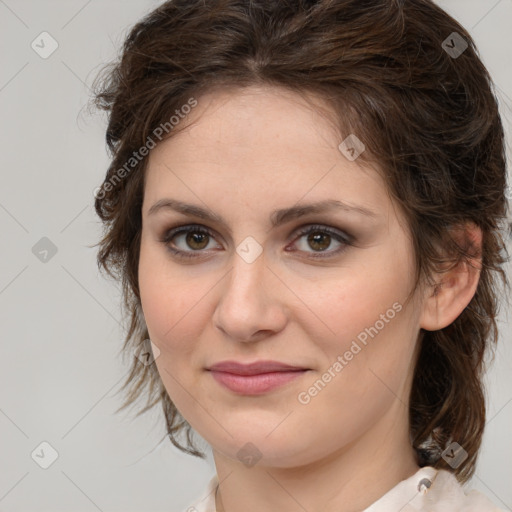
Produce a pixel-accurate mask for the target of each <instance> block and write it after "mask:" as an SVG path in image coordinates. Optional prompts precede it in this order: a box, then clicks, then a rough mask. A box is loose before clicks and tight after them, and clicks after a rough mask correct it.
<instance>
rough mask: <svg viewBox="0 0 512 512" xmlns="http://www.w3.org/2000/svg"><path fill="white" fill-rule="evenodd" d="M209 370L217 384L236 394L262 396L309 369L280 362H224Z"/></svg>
mask: <svg viewBox="0 0 512 512" xmlns="http://www.w3.org/2000/svg"><path fill="white" fill-rule="evenodd" d="M208 370H209V371H210V372H211V375H212V377H213V378H214V379H215V381H216V382H218V383H219V384H221V385H222V386H223V387H225V388H227V389H229V390H230V391H232V392H234V393H237V394H241V395H261V394H264V393H267V392H269V391H271V390H273V389H276V388H278V387H281V386H283V385H285V384H287V383H288V382H291V381H293V380H295V379H297V378H298V377H300V376H301V375H304V374H305V373H306V372H307V371H308V370H309V369H308V368H302V367H298V366H293V365H289V364H285V363H281V362H278V361H257V362H254V363H250V364H242V363H238V362H237V361H223V362H221V363H217V364H214V365H213V366H211V367H210V368H208Z"/></svg>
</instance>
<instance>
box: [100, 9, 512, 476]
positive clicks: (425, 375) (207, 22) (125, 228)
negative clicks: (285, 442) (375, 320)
mask: <svg viewBox="0 0 512 512" xmlns="http://www.w3.org/2000/svg"><path fill="white" fill-rule="evenodd" d="M454 33H456V34H454ZM466 45H467V47H466ZM457 53H459V54H457ZM258 84H266V85H271V86H275V87H284V88H287V89H288V90H291V91H294V92H296V93H298V94H301V95H307V94H313V95H316V97H319V98H321V99H322V100H323V101H324V102H325V104H327V105H328V106H329V108H330V112H331V113H332V115H333V116H334V117H333V118H334V119H335V120H336V122H337V124H338V126H339V128H340V132H342V133H345V134H348V133H354V134H357V137H358V138H359V139H360V140H361V141H362V142H363V143H364V144H365V146H366V151H365V152H364V153H363V154H362V155H361V156H360V157H359V158H361V159H362V160H363V161H364V160H365V159H366V160H368V161H370V160H373V161H374V162H375V163H377V164H378V167H379V168H380V169H381V170H382V172H383V174H384V176H385V178H386V183H387V185H388V187H389V190H390V193H391V194H392V196H393V197H394V199H395V200H396V201H397V202H398V203H399V205H400V206H401V207H402V208H403V211H404V212H405V214H406V218H407V221H408V225H409V229H410V232H411V236H412V238H413V244H414V252H415V261H416V271H417V275H416V285H418V283H420V280H424V281H425V282H430V283H432V276H433V273H434V272H435V271H436V270H437V269H439V268H440V265H441V264H444V263H446V262H449V263H451V264H453V265H455V264H457V263H458V262H461V261H463V260H465V259H467V258H469V257H470V256H471V247H469V245H468V244H462V245H461V244H457V243H455V241H454V239H453V237H452V234H453V232H452V230H453V228H454V227H456V226H460V225H463V224H464V223H467V222H472V223H474V224H476V225H477V226H478V227H479V228H480V229H481V230H482V233H483V242H482V251H481V257H482V268H481V273H480V279H479V283H478V287H477V290H476V293H475V295H474V296H473V298H472V300H471V302H470V303H469V304H468V306H467V307H466V308H465V309H464V310H463V312H462V313H461V314H460V316H459V317H458V318H457V319H456V320H455V321H454V322H453V323H452V324H451V325H449V326H447V327H445V328H443V329H441V330H437V331H423V330H422V331H421V332H420V337H419V339H418V343H419V347H418V358H417V361H416V366H415V370H414V377H413V383H412V389H411V395H410V406H409V407H410V411H409V424H410V434H411V435H410V437H411V442H412V445H413V447H414V449H415V450H416V453H417V455H418V461H419V464H420V466H425V465H433V466H434V467H437V468H444V469H447V470H449V471H452V472H453V473H454V474H455V475H456V476H457V478H458V479H459V481H460V482H465V481H466V480H468V479H469V477H470V476H472V474H473V473H474V470H475V464H476V460H477V455H478V451H479V448H480V444H481V439H482V435H483V431H484V426H485V417H486V416H485V392H484V387H483V380H482V379H483V372H484V371H485V359H486V358H485V355H486V354H487V351H488V350H489V351H490V352H492V349H493V348H494V345H495V344H496V341H497V339H498V329H497V315H498V309H499V299H500V286H499V285H500V284H501V283H502V284H504V285H505V289H508V284H509V283H508V280H507V277H506V274H505V272H504V270H503V266H504V263H505V262H506V261H507V258H508V254H507V251H506V246H505V237H504V235H503V229H502V222H503V221H504V220H505V219H506V217H507V198H506V193H505V191H506V185H507V184H506V156H505V141H504V130H503V126H502V122H501V118H500V115H499V111H498V102H497V99H496V96H495V92H494V84H493V82H492V80H491V78H490V76H489V74H488V71H487V69H486V68H485V66H484V64H483V63H482V61H481V59H480V57H479V55H478V50H477V48H476V47H475V44H474V41H473V40H472V38H471V36H470V35H469V34H468V32H467V31H466V30H465V29H464V28H463V27H462V26H461V25H460V24H459V23H458V22H457V21H456V20H454V19H453V18H452V17H450V16H449V15H448V14H447V13H446V12H445V11H443V10H442V9H441V8H440V7H438V6H436V5H435V4H434V3H433V2H431V1H430V0H408V1H407V2H403V1H399V0H365V1H361V0H318V1H313V0H279V1H277V0H171V1H167V2H165V3H163V4H162V5H161V6H159V7H158V8H156V9H155V10H153V11H151V12H150V13H149V14H147V15H146V16H145V17H144V18H143V19H141V20H140V21H139V22H138V23H137V24H135V25H134V26H133V28H131V30H130V32H129V34H128V35H127V37H126V39H125V41H124V44H123V47H122V50H121V54H120V56H119V57H118V58H117V59H116V60H115V62H112V63H110V64H109V65H108V66H106V67H105V68H103V69H102V71H101V73H100V74H99V75H98V77H97V78H96V81H95V89H94V90H95V93H94V98H93V102H94V105H95V106H96V107H97V108H99V109H101V110H104V111H107V113H108V128H107V130H106V142H107V146H108V150H109V153H110V155H111V163H110V165H109V167H108V170H107V172H106V176H105V179H104V181H103V184H102V185H101V187H100V188H99V189H98V191H99V192H97V193H96V194H95V195H96V197H95V210H96V212H97V214H98V216H99V217H100V219H101V221H102V222H103V228H104V232H103V236H102V239H101V241H100V242H99V243H98V244H96V245H99V248H100V249H99V252H98V257H97V262H98V267H99V268H100V270H102V271H103V270H105V271H106V272H107V273H108V274H109V275H110V276H111V277H114V278H115V279H116V280H118V281H119V282H120V283H121V284H122V293H123V310H124V311H125V312H126V314H127V319H126V320H127V327H128V329H127V334H126V338H125V341H124V346H123V353H125V354H127V355H128V356H130V357H132V362H131V369H130V372H129V375H128V376H127V379H126V382H125V383H124V385H123V390H125V391H126V395H125V402H124V404H123V406H122V407H121V408H120V409H118V411H119V410H121V409H124V408H125V407H127V406H128V405H132V404H133V403H135V402H136V400H137V399H138V398H139V397H141V396H144V395H145V396H146V399H147V401H146V405H145V407H144V408H142V409H141V410H139V412H138V414H137V415H139V414H142V413H143V412H145V411H147V410H148V409H149V408H151V407H153V406H155V405H156V404H158V403H160V404H161V405H162V407H163V412H164V416H165V419H166V424H167V435H168V436H169V438H170V440H171V441H172V443H173V444H174V445H175V446H177V447H178V448H179V449H181V450H183V451H185V452H187V453H190V454H192V455H196V456H199V457H204V453H202V452H201V451H199V450H198V449H197V447H196V446H194V443H193V439H192V437H191V434H192V433H193V431H192V428H191V426H190V425H189V424H188V423H187V421H186V420H185V419H184V418H183V417H182V416H181V415H180V413H179V411H178V410H177V408H176V407H175V405H174V404H173V403H172V401H171V400H170V398H169V396H168V394H167V393H166V390H165V388H164V386H163V384H162V381H161V379H160V376H159V374H158V371H157V369H156V365H154V364H152V365H144V364H141V363H140V362H139V360H138V359H137V358H135V357H133V353H134V351H137V350H139V349H144V350H150V349H151V347H150V343H149V334H148V331H147V327H146V324H145V321H144V317H143V315H142V309H141V304H140V294H139V285H138V277H137V273H138V262H139V250H140V235H141V229H142V220H141V207H142V199H143V194H144V174H145V169H146V163H147V158H145V157H140V158H137V159H136V160H135V159H134V154H135V152H137V151H138V150H139V149H140V148H142V147H144V146H145V145H146V146H147V144H148V141H149V140H150V139H151V140H152V141H153V142H154V134H155V129H157V128H158V127H159V126H162V125H163V124H165V123H168V120H169V117H170V116H171V115H173V113H175V112H176V113H177V112H178V111H180V109H181V108H182V107H183V105H185V104H187V102H188V101H189V100H190V98H191V97H195V98H199V97H200V96H201V95H202V94H204V93H206V92H210V91H212V90H213V89H214V88H227V87H234V88H243V87H246V86H250V85H258ZM179 129H180V125H178V126H176V127H175V128H172V129H171V130H169V132H168V133H167V135H166V137H172V136H174V135H175V134H176V133H177V132H178V131H179ZM340 140H341V139H340ZM141 154H142V152H141ZM127 162H131V163H130V168H127V166H126V163H127ZM122 169H124V171H125V172H121V170H122ZM504 297H505V294H504ZM183 435H186V442H183V441H182V440H180V437H181V436H183ZM452 441H456V442H457V443H458V444H459V445H461V446H462V447H463V448H464V450H465V451H466V452H467V453H468V457H467V458H466V460H464V461H463V463H462V464H460V465H459V466H458V467H457V468H452V467H450V466H449V465H448V464H447V463H446V462H445V460H444V459H443V458H442V456H441V454H442V452H443V451H444V450H445V449H446V447H447V446H448V445H449V444H450V443H451V442H452Z"/></svg>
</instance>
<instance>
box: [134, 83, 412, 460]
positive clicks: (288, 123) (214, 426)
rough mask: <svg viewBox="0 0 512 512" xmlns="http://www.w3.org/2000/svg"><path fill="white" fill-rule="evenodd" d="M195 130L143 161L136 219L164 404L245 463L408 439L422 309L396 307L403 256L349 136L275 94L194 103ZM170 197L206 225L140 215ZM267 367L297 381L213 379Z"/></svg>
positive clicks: (406, 260) (392, 222) (377, 185)
mask: <svg viewBox="0 0 512 512" xmlns="http://www.w3.org/2000/svg"><path fill="white" fill-rule="evenodd" d="M189 121H194V123H193V125H191V126H189V127H187V129H186V130H184V131H182V132H181V133H179V134H177V135H176V136H175V137H172V138H170V139H167V140H164V141H163V142H161V143H160V144H159V145H158V146H157V147H156V148H155V149H153V150H152V151H151V154H150V157H149V162H148V168H147V176H146V184H145V195H144V203H143V212H142V213H143V230H142V240H141V252H140V264H139V283H140V293H141V301H142V307H143V312H144V317H145V320H146V323H147V326H148V331H149V334H150V338H151V340H152V342H153V343H154V344H155V345H157V346H158V348H159V349H160V355H159V357H157V359H156V365H157V368H158V371H159V373H160V375H161V378H162V380H163V383H164V385H165V388H166V390H167V392H168V394H169V396H170V398H171V400H172V401H173V402H174V404H175V405H176V407H177V408H178V410H179V411H180V413H181V414H182V415H183V417H184V418H185V419H186V420H187V421H188V422H189V423H190V424H191V425H192V427H193V428H194V429H195V430H196V431H197V432H199V434H201V436H202V437H204V438H205V439H206V440H207V441H208V442H209V443H210V444H211V445H212V447H213V448H214V450H216V451H217V452H219V453H222V454H223V455H224V456H226V457H230V458H231V459H234V460H236V459H238V460H240V461H241V462H243V461H244V460H245V461H246V460H249V459H246V456H248V457H249V458H251V457H252V459H253V460H257V459H259V464H262V463H265V464H267V465H268V466H275V467H292V466H297V465H301V464H307V463H311V462H313V461H317V460H320V459H321V458H324V457H328V456H330V455H332V454H334V452H341V451H348V450H350V449H351V447H353V446H356V445H357V444H361V443H362V440H364V441H365V442H364V446H365V450H368V452H369V453H377V452H378V450H381V449H383V443H382V439H383V436H387V438H389V436H390V435H391V436H399V437H400V438H401V439H403V440H404V442H405V441H406V440H407V442H408V435H409V434H408V424H407V415H408V407H407V403H408V393H409V389H410V384H411V375H412V369H413V363H414V349H415V346H416V339H417V334H418V331H419V327H420V326H419V323H420V320H419V319H420V313H421V312H420V307H421V304H420V302H419V301H418V300H413V301H411V302H410V303H408V304H405V300H406V298H407V296H408V294H409V292H410V290H411V288H412V286H413V276H414V262H413V252H412V245H411V240H410V238H409V236H408V234H407V231H406V223H405V221H404V220H403V218H402V217H401V216H400V213H399V211H398V209H397V208H395V206H394V203H393V202H392V201H391V199H390V197H389V195H388V193H387V190H386V185H385V183H384V181H383V180H382V178H381V177H380V176H379V175H378V174H377V172H376V171H374V170H372V169H370V168H363V167H362V166H360V164H361V161H360V160H358V159H355V160H353V161H352V158H354V156H356V155H357V153H355V154H354V155H352V154H351V152H350V150H345V152H342V151H341V150H340V149H339V148H338V146H339V144H340V143H341V142H342V140H344V139H345V138H346V137H347V136H348V135H349V134H348V133H347V134H345V136H344V137H343V138H340V137H339V135H337V133H336V131H335V130H334V128H333V127H332V125H331V124H329V122H328V121H327V120H326V119H325V118H324V117H322V116H321V115H320V114H318V113H316V112H315V111H314V110H313V109H312V108H311V106H310V105H308V104H307V103H305V102H304V101H303V100H301V98H300V97H299V96H296V95H295V94H294V93H291V92H287V91H283V90H281V89H275V88H257V87H251V88H248V89H245V90H243V91H242V90H239V91H237V92H235V93H233V92H232V91H230V92H229V93H228V92H225V93H214V94H210V95H206V96H203V97H201V98H198V105H197V106H196V107H195V108H194V109H192V111H191V112H190V114H189V115H188V116H187V117H186V119H184V120H182V121H180V122H182V123H187V124H188V122H189ZM180 128H181V127H180ZM356 135H357V134H356ZM352 140H353V139H352ZM349 146H350V145H349ZM347 151H348V152H347ZM347 156H348V157H350V158H347ZM164 200H170V201H173V202H175V203H174V204H177V203H178V202H179V203H180V204H186V205H191V206H193V207H194V208H196V209H197V210H199V209H201V210H204V211H206V212H208V213H209V214H211V215H214V216H215V217H216V218H215V219H213V218H212V219H206V218H203V217H201V216H199V215H197V214H192V213H180V212H178V211H177V210H175V209H173V208H171V207H169V206H168V207H165V206H163V207H162V206H161V207H160V208H157V207H155V208H153V211H152V212H151V213H150V209H151V208H152V207H153V206H154V205H155V204H156V203H157V202H159V201H164ZM328 201H329V202H331V207H330V208H327V207H326V208H321V209H319V210H318V211H316V212H315V211H309V208H308V206H309V205H311V204H313V203H315V204H316V203H324V202H328ZM334 201H337V202H339V203H338V206H336V205H335V206H332V204H333V202H334ZM343 205H344V206H343ZM297 208H298V209H297ZM301 208H304V209H302V210H301ZM288 210H290V212H293V214H285V213H283V212H286V211H288ZM276 211H279V212H281V213H275V212H276ZM186 226H189V227H193V226H195V228H194V229H195V230H194V229H193V230H192V232H191V233H188V234H187V233H186V232H181V233H176V234H174V235H173V233H171V232H170V231H171V229H174V228H177V227H186ZM308 227H309V228H311V232H310V234H308V233H307V232H306V233H305V234H304V233H301V231H303V230H306V229H307V228H308ZM197 229H199V231H197ZM205 233H206V234H205ZM166 236H167V242H165V241H162V240H163V239H164V238H165V237H166ZM172 250H176V251H179V254H175V253H173V252H171V251H172ZM269 360H270V361H275V362H279V363H283V364H286V365H290V366H292V367H296V368H298V369H301V371H294V372H281V373H277V372H274V373H271V374H269V375H267V376H262V375H261V372H262V371H264V370H261V369H260V370H259V371H260V375H259V376H257V375H256V376H254V375H253V376H252V377H247V376H245V377H243V376H238V377H237V376H233V374H231V375H230V374H229V373H222V372H214V371H211V370H210V368H211V367H212V366H213V365H215V364H217V363H220V362H223V361H236V362H239V363H241V364H249V363H253V362H258V361H269ZM267 371H268V369H267Z"/></svg>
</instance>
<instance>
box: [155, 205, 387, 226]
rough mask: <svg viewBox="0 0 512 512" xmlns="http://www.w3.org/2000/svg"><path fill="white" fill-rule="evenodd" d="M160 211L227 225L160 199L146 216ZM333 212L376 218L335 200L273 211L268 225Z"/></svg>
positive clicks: (199, 211)
mask: <svg viewBox="0 0 512 512" xmlns="http://www.w3.org/2000/svg"><path fill="white" fill-rule="evenodd" d="M161 210H174V211H177V212H179V213H182V214H184V215H191V216H194V217H199V218H200V219H204V220H207V221H210V222H217V223H219V224H224V225H227V223H226V221H225V220H224V219H223V218H222V216H220V215H218V214H216V213H214V212H212V211H210V210H208V209H205V208H202V207H200V206H197V205H193V204H188V203H184V202H182V201H178V200H176V199H169V198H164V199H160V200H159V201H157V202H156V203H155V204H154V205H153V206H151V208H150V209H149V210H148V216H149V215H154V214H156V213H157V212H158V211H161ZM333 210H342V211H345V212H353V213H358V214H360V215H364V216H366V217H371V218H374V219H375V218H378V215H377V213H376V212H374V211H372V210H369V209H368V208H365V207H363V206H358V205H354V204H348V203H344V202H342V201H338V200H337V199H327V200H324V201H318V202H315V203H309V204H304V205H300V206H292V207H290V208H282V209H278V210H273V211H272V212H271V214H270V224H271V226H272V227H273V228H275V227H276V226H280V225H282V224H286V223H287V222H290V221H292V220H295V219H298V218H300V217H303V216H305V215H309V214H313V213H316V214H318V213H325V212H331V211H333Z"/></svg>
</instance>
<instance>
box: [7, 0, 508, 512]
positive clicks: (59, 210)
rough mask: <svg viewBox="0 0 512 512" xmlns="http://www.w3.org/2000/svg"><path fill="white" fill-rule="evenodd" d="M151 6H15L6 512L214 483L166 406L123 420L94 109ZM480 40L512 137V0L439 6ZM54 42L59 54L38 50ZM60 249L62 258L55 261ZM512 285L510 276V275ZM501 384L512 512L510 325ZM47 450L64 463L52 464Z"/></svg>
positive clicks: (495, 418) (169, 507)
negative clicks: (103, 265)
mask: <svg viewBox="0 0 512 512" xmlns="http://www.w3.org/2000/svg"><path fill="white" fill-rule="evenodd" d="M159 3H160V2H157V1H151V0H89V1H86V0H66V1H64V0H44V1H42V0H0V41H1V55H2V61H1V62H2V65H1V67H0V119H1V130H2V131H1V135H0V141H1V144H2V151H1V171H0V172H1V187H0V227H1V237H2V242H1V247H2V251H1V253H0V258H1V260H0V261H1V265H0V315H1V326H2V357H1V359H0V365H1V374H2V385H1V386H0V439H1V444H0V446H1V454H0V461H1V462H0V465H1V470H0V471H1V472H0V510H1V511H3V512H15V511H24V512H25V511H52V512H58V511H69V510H74V511H83V512H86V511H95V510H102V511H123V512H130V511H143V510H144V511H145V512H151V511H169V512H173V511H179V510H181V509H184V508H185V507H186V506H187V505H188V504H190V503H191V502H192V501H193V500H195V499H196V497H197V496H198V494H199V493H200V491H202V490H203V488H204V486H205V484H206V482H207V481H208V479H209V478H210V477H211V476H212V475H213V472H214V467H213V464H212V460H211V458H210V459H209V460H208V461H207V462H204V461H201V460H199V459H195V458H193V457H191V456H188V455H185V454H183V453H181V452H179V451H178V450H177V449H175V448H174V447H173V446H172V445H171V444H170V442H168V441H164V442H163V443H160V444H159V440H160V438H161V437H162V436H163V434H164V433H165V428H164V422H163V418H162V415H161V412H160V409H159V408H155V409H154V410H153V412H151V413H148V414H147V415H146V416H145V417H142V418H138V419H132V417H131V416H130V414H129V412H125V413H121V414H118V415H114V414H113V411H114V410H115V409H116V408H117V407H118V406H119V405H120V398H119V396H118V395H117V396H116V395H115V392H116V391H117V390H118V389H119V385H120V383H121V380H122V379H123V377H124V375H125V373H126V371H127V369H128V366H127V365H128V362H127V361H126V362H123V361H122V359H121V357H120V356H119V350H120V347H121V343H122V340H123V329H122V327H121V325H120V321H121V317H120V307H119V292H118V290H117V289H116V287H115V286H114V285H113V284H112V283H111V282H109V281H106V280H104V279H103V278H102V277H101V276H100V275H99V274H98V272H97V270H96V262H95V258H96V249H94V248H89V247H88V246H90V245H92V244H94V243H95V242H96V241H97V240H98V237H99V236H100V223H99V220H98V219H97V218H96V216H95V214H94V211H93V207H92V204H93V190H94V189H95V188H96V187H97V186H98V185H99V184H100V183H101V181H102V177H103V175H104V173H105V171H106V168H107V165H108V157H107V154H106V150H105V145H104V142H103V141H104V130H105V119H104V118H102V116H100V115H96V116H95V117H91V116H88V115H87V112H84V111H83V107H84V105H86V103H87V100H88V97H89V86H90V85H91V83H92V80H93V78H94V77H95V75H96V73H97V71H98V70H99V68H100V67H101V66H102V65H103V64H104V63H105V62H107V61H110V60H111V59H112V58H113V57H114V56H115V54H116V51H117V49H118V48H119V46H120V44H121V42H122V41H123V38H124V36H125V35H126V33H127V30H128V29H129V27H130V26H131V25H132V24H133V23H135V22H136V21H137V20H138V19H139V18H140V17H141V16H142V15H143V14H145V13H146V12H148V11H149V10H151V9H152V8H154V7H156V6H157V5H158V4H159ZM439 3H440V5H441V6H442V7H444V8H445V9H446V10H447V11H448V12H450V13H451V14H452V15H454V16H455V17H456V18H457V19H458V20H459V21H460V22H462V24H463V25H464V26H465V27H467V28H468V29H469V31H470V33H471V34H472V35H473V36H474V38H475V40H476V42H477V45H478V46H479V49H480V52H481V54H482V57H483V60H484V62H485V63H486V64H487V66H488V68H489V70H490V71H491V74H492V75H493V77H494V79H495V81H496V83H497V85H498V87H499V97H500V102H501V108H502V114H503V117H504V120H505V122H506V126H507V130H508V134H509V136H510V133H512V131H511V126H512V99H511V98H512V71H511V68H512V53H511V52H512V50H511V48H512V35H511V32H512V31H511V28H512V27H511V22H512V0H500V1H497V0H443V1H440V2H439ZM42 31H48V32H49V33H50V34H51V35H52V37H53V38H55V40H56V41H57V42H58V44H59V47H58V49H57V50H56V51H55V52H54V53H53V54H52V55H51V56H50V57H49V58H47V59H43V58H41V57H40V56H39V55H38V54H37V53H36V52H35V51H34V50H33V49H32V48H31V43H32V41H33V40H34V39H36V37H37V36H38V35H39V34H40V33H41V32H42ZM42 237H48V238H49V239H50V240H51V241H52V242H53V244H55V246H56V247H57V253H56V254H55V255H54V256H53V257H51V258H48V261H47V262H46V263H45V262H42V261H40V260H39V259H38V258H37V257H36V256H35V255H34V254H33V252H32V248H33V246H34V245H35V244H36V243H37V242H38V241H39V240H40V239H41V238H42ZM509 275H510V272H509ZM500 326H501V340H500V342H501V343H500V348H499V350H498V352H497V358H496V364H495V366H494V367H493V369H492V371H491V372H490V373H489V374H488V376H487V380H488V389H489V395H490V400H489V423H488V426H487V430H486V434H485V438H484V446H483V451H482V453H481V457H480V463H479V466H478V472H477V476H476V477H475V478H474V479H473V480H472V482H471V485H470V487H473V488H476V489H479V490H481V491H483V492H485V493H486V494H487V495H488V496H489V497H490V498H491V499H492V500H493V501H494V502H495V503H496V504H497V505H499V506H500V507H501V508H503V509H505V510H512V485H510V484H512V441H511V437H510V434H511V425H512V377H511V374H512V372H511V370H512V349H511V346H512V343H511V342H512V331H511V326H510V323H509V318H507V317H506V312H505V311H503V312H502V316H501V323H500ZM43 441H46V442H48V443H50V445H51V446H52V447H53V448H54V449H55V450H56V451H57V452H58V454H59V457H58V459H57V460H56V462H55V463H54V464H53V465H52V466H50V467H49V468H48V469H46V470H44V469H42V468H41V467H39V465H37V464H36V462H34V460H33V459H32V458H31V454H32V452H33V451H34V449H36V448H37V447H38V446H39V445H40V443H42V442H43ZM45 453H49V452H48V451H46V452H45Z"/></svg>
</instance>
